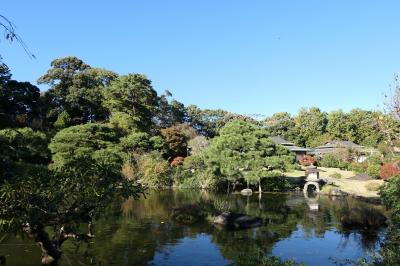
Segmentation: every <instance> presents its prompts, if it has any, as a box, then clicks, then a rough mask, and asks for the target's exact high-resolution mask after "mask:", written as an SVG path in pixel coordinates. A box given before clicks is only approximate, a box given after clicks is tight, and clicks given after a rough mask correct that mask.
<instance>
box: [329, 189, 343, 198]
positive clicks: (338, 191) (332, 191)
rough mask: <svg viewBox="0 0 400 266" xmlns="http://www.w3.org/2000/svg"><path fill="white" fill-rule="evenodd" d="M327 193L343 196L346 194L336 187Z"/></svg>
mask: <svg viewBox="0 0 400 266" xmlns="http://www.w3.org/2000/svg"><path fill="white" fill-rule="evenodd" d="M329 195H330V196H333V197H344V196H347V195H348V194H347V193H346V192H344V191H342V190H340V189H338V188H333V189H331V191H330V192H329Z"/></svg>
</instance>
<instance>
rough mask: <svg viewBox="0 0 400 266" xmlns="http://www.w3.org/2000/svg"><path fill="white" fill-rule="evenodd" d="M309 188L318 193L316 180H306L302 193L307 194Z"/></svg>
mask: <svg viewBox="0 0 400 266" xmlns="http://www.w3.org/2000/svg"><path fill="white" fill-rule="evenodd" d="M309 186H314V187H315V192H317V193H319V191H320V189H319V182H318V181H316V180H306V183H305V184H304V188H303V192H304V193H307V191H308V187H309Z"/></svg>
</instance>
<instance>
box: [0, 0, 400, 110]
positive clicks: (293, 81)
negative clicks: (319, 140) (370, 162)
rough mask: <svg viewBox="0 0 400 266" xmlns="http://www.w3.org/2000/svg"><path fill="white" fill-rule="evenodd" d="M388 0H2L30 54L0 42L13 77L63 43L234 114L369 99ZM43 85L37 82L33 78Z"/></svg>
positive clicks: (387, 71)
mask: <svg viewBox="0 0 400 266" xmlns="http://www.w3.org/2000/svg"><path fill="white" fill-rule="evenodd" d="M399 10H400V1H383V0H382V1H372V0H371V1H368V0H359V1H356V0H354V1H350V0H344V1H339V0H335V1H321V0H319V1H312V0H307V1H296V0H292V1H285V0H282V1H272V0H271V1H266V0H260V1H244V0H242V1H237V0H201V1H200V0H197V1H195V0H180V1H178V0H175V1H174V0H169V1H163V0H159V1H155V0H146V1H128V0H126V1H122V0H114V1H100V0H98V1H95V0H90V1H89V0H87V1H83V0H81V1H78V0H70V1H54V0H52V1H50V0H40V1H39V0H38V1H31V0H25V1H23V0H12V1H11V0H9V1H2V4H1V7H0V14H3V15H5V16H6V17H8V18H9V19H10V20H12V21H13V22H14V23H15V24H16V26H17V31H18V33H19V35H21V36H22V38H23V39H24V41H25V42H26V43H27V45H28V46H29V48H30V50H31V51H32V52H33V53H34V54H35V55H36V59H29V58H28V57H27V55H26V54H25V53H24V51H23V49H22V48H21V47H19V46H18V45H17V44H15V43H13V44H9V43H8V42H5V41H2V42H1V43H0V54H1V55H2V56H3V59H4V61H5V62H6V63H7V64H8V65H9V67H10V68H11V70H12V73H13V75H14V78H15V79H17V80H21V81H22V80H23V81H25V80H27V81H30V82H32V83H36V80H37V78H38V77H39V76H41V75H42V74H44V73H45V72H46V70H47V69H48V68H49V65H50V62H51V60H52V59H55V58H59V57H63V56H68V55H75V56H77V57H79V58H81V59H83V60H84V61H85V62H86V63H88V64H90V65H91V66H93V67H104V68H107V69H110V70H113V71H115V72H117V73H119V74H127V73H130V72H139V73H145V74H146V75H147V76H148V77H149V78H150V79H151V80H152V81H153V85H154V87H155V89H156V90H157V91H158V92H163V91H164V90H165V89H168V90H170V91H171V92H172V93H173V94H174V97H175V98H176V99H178V100H179V101H181V102H183V103H184V104H186V105H188V104H196V105H198V106H199V107H201V108H222V109H226V110H229V111H232V112H238V113H242V114H265V115H271V114H272V113H274V112H278V111H288V112H291V113H296V112H297V110H298V109H299V108H300V107H302V106H304V107H310V106H318V107H320V108H321V109H323V110H326V111H330V110H335V109H339V108H341V109H343V110H346V111H347V110H350V109H352V108H357V107H358V108H364V109H376V108H377V107H378V105H381V103H382V101H383V97H382V94H383V93H384V92H387V91H388V90H389V85H390V84H391V83H392V82H393V75H394V74H395V73H397V72H399V71H400V53H399V48H400V34H399V31H400V27H399V25H400V16H399V15H398V12H399ZM41 88H42V89H45V87H41Z"/></svg>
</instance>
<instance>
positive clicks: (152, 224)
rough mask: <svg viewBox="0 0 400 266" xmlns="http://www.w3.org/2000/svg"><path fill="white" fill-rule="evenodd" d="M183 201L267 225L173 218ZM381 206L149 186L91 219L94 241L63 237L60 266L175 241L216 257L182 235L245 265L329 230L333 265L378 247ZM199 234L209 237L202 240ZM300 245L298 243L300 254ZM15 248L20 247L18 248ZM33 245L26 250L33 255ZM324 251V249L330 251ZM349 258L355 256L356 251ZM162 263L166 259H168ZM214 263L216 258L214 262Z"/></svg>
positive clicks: (154, 252)
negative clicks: (229, 225)
mask: <svg viewBox="0 0 400 266" xmlns="http://www.w3.org/2000/svg"><path fill="white" fill-rule="evenodd" d="M310 202H311V204H318V210H316V208H310ZM184 204H198V205H199V206H200V207H201V208H203V209H204V211H206V212H207V213H209V214H210V215H212V214H216V213H220V212H222V211H232V212H239V213H245V214H247V215H250V216H258V217H261V218H263V220H264V221H265V226H262V227H259V228H253V229H248V230H240V231H227V230H223V229H222V230H221V229H218V228H216V227H214V226H212V225H211V224H210V223H209V222H208V221H207V219H204V220H202V221H199V222H197V223H195V224H191V225H185V224H182V223H179V222H175V221H173V220H172V219H170V217H171V212H172V209H173V208H176V207H179V206H182V205H184ZM382 213H384V210H383V208H382V207H380V206H373V205H370V204H366V203H361V202H360V201H357V200H355V199H351V198H346V199H335V200H332V199H329V198H328V197H323V196H321V197H319V198H314V199H306V198H305V197H304V196H303V195H302V194H301V195H287V194H264V195H263V196H262V198H261V199H260V198H259V197H258V195H253V196H251V197H244V196H241V195H226V194H224V195H220V194H213V193H208V192H205V191H190V190H187V191H170V190H166V191H158V192H155V191H154V192H150V193H148V195H147V196H146V199H141V200H139V201H136V200H127V201H124V202H122V204H121V202H118V201H116V202H115V203H114V204H112V205H110V206H109V207H108V208H107V210H106V212H105V213H104V215H102V217H100V218H99V219H98V221H97V222H96V238H95V239H94V242H92V243H88V244H87V243H80V244H79V245H76V246H73V245H72V244H68V246H66V247H65V253H64V254H65V255H66V256H65V258H63V260H62V262H61V265H69V263H71V264H72V265H78V264H79V263H80V264H86V265H147V264H158V263H160V262H159V261H157V259H158V258H159V257H160V256H159V254H160V253H163V252H164V253H163V254H164V257H163V259H168V256H169V254H170V253H171V252H172V253H174V252H178V251H177V249H175V247H177V246H179V247H181V248H182V249H180V251H179V252H181V253H179V256H181V257H182V258H184V257H185V256H186V259H187V260H190V259H192V260H193V261H194V264H196V263H197V264H198V265H204V264H206V263H210V265H213V262H208V261H207V258H208V257H207V254H202V256H199V257H196V258H190V257H189V258H188V257H187V256H189V255H188V254H191V252H192V251H191V250H188V249H186V250H185V248H188V247H185V246H184V244H185V243H186V242H185V241H184V239H190V240H192V241H194V242H195V243H196V245H199V250H198V251H197V252H200V251H201V245H208V246H209V247H208V248H209V249H208V250H211V249H212V250H213V252H215V254H217V255H218V256H219V257H220V259H219V260H218V263H219V264H227V263H230V262H231V263H236V264H238V265H250V264H251V263H255V262H260V261H261V260H262V259H263V258H265V257H266V256H269V255H274V248H275V247H276V246H277V244H278V243H281V242H282V241H289V242H290V241H292V240H293V239H295V237H299V238H300V239H308V240H309V241H310V240H311V242H310V243H313V242H312V241H314V240H315V239H317V240H318V239H319V240H320V239H323V240H324V241H325V239H324V237H326V234H327V233H332V235H334V236H335V239H334V240H335V241H337V242H335V243H334V245H339V248H337V249H336V250H334V251H332V252H333V253H332V254H326V256H325V257H324V258H323V261H321V260H319V261H315V264H334V262H333V261H334V260H335V259H336V258H335V256H336V255H340V254H341V252H342V251H344V250H346V249H347V248H351V249H354V248H355V249H357V252H354V254H361V256H366V257H367V256H368V254H371V253H374V252H375V251H377V250H378V248H379V242H380V240H382V239H383V235H384V232H385V230H386V229H385V227H384V226H383V225H382V224H379V222H380V221H381V220H380V218H382V216H381V215H382ZM372 216H376V217H372ZM200 236H207V237H206V238H205V237H200ZM204 239H207V241H209V242H208V243H205V241H204ZM196 241H197V242H196ZM326 241H332V239H330V240H328V239H327V240H326ZM13 242H14V243H15V239H14V240H12V239H11V240H10V241H9V243H13ZM355 243H356V244H357V245H355ZM388 243H389V242H388ZM393 243H394V242H393V241H392V242H391V244H387V245H386V246H385V245H384V249H385V250H387V252H386V253H387V254H391V257H392V259H391V261H395V259H393V257H394V256H393V254H397V253H393V252H391V250H393V247H394V246H395V245H394V244H393ZM14 248H15V247H14ZM305 248H306V247H304V246H297V247H296V249H298V251H299V252H300V254H301V253H302V251H303V249H305ZM341 250H342V251H341ZM19 251H20V252H23V251H22V250H21V249H19ZM287 251H288V252H290V250H287ZM35 252H36V251H35ZM35 252H32V253H31V254H28V256H33V254H35ZM37 252H39V251H38V250H37ZM321 252H322V253H323V254H325V253H326V252H328V251H326V250H321ZM324 252H325V253H324ZM9 253H10V254H11V256H10V258H9V264H7V265H22V264H17V263H14V264H13V258H12V257H13V256H16V253H15V252H14V253H13V252H11V251H9ZM306 253H307V250H304V254H306ZM35 256H36V255H35ZM330 257H333V258H331V259H330ZM285 259H286V258H285ZM289 259H290V257H289ZM348 259H350V260H356V259H357V257H351V258H348ZM296 260H297V261H299V262H302V261H306V260H308V261H310V258H307V257H306V255H304V257H301V256H300V257H296ZM337 260H338V261H339V260H340V259H337ZM14 261H16V260H14ZM32 261H34V260H32ZM163 263H165V264H168V261H167V262H163ZM216 263H217V261H215V262H214V264H216ZM26 265H29V264H26ZM392 265H393V264H392Z"/></svg>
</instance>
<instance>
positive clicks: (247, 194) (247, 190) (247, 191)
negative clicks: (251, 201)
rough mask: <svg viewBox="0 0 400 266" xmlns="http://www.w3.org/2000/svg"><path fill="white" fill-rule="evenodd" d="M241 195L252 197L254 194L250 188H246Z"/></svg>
mask: <svg viewBox="0 0 400 266" xmlns="http://www.w3.org/2000/svg"><path fill="white" fill-rule="evenodd" d="M240 194H242V195H243V196H251V195H252V194H253V191H252V190H251V189H250V188H246V189H243V190H242V191H240Z"/></svg>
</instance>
